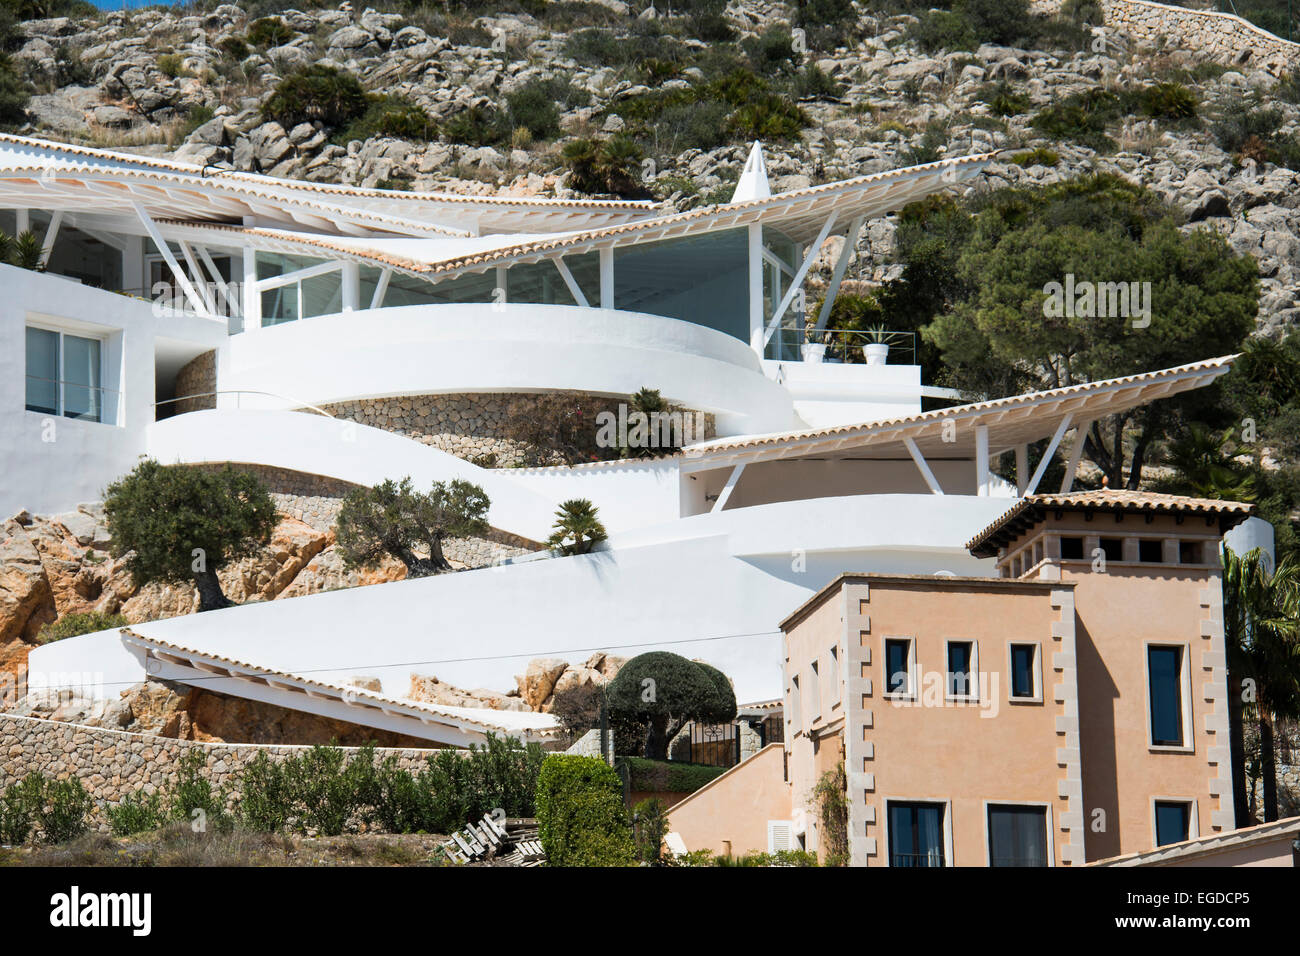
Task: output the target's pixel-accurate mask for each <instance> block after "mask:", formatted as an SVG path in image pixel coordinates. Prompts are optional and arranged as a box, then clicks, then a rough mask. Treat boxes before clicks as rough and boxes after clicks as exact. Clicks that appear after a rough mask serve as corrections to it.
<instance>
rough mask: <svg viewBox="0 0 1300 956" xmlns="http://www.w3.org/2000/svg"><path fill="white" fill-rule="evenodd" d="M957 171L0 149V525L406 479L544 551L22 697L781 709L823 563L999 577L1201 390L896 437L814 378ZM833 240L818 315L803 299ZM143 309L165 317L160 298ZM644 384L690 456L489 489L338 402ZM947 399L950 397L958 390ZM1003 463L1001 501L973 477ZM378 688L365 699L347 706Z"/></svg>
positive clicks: (338, 709)
mask: <svg viewBox="0 0 1300 956" xmlns="http://www.w3.org/2000/svg"><path fill="white" fill-rule="evenodd" d="M989 159H990V157H989V156H971V157H963V158H959V159H954V160H948V161H944V162H940V163H931V164H928V165H925V166H919V167H915V168H910V169H900V170H894V171H891V172H887V173H879V174H875V175H871V176H865V177H861V178H857V179H851V180H846V181H843V182H837V183H831V184H827V185H823V186H816V187H812V188H808V189H802V190H797V191H793V192H788V193H782V194H777V195H771V194H770V193H769V190H768V187H767V180H766V174H765V172H764V171H763V169H762V157H761V152H760V151H759V150H758V149H757V147H756V148H755V151H754V152H753V153H752V154H751V157H750V162H749V164H748V166H747V168H746V172H745V175H744V177H743V178H742V181H741V183H740V185H739V186H738V188H737V194H736V196H735V197H734V198H733V201H732V202H730V203H726V204H722V205H717V206H711V207H705V208H701V209H697V210H694V211H691V212H687V213H680V214H664V213H663V212H662V211H661V210H659V209H657V208H655V207H654V206H652V205H650V204H647V203H641V202H617V201H606V200H543V199H523V198H505V197H495V198H484V197H466V196H455V195H440V194H421V193H405V192H392V191H385V190H377V189H357V188H350V187H342V186H331V185H321V184H314V183H297V182H286V181H281V180H274V179H270V178H268V177H263V176H257V175H251V174H245V173H237V172H231V171H227V170H214V169H199V168H197V167H191V166H185V165H181V164H177V163H171V162H166V161H162V160H156V159H148V158H142V157H138V156H133V155H120V154H114V153H108V152H104V151H99V150H93V149H85V148H79V147H72V146H64V145H58V144H52V143H46V142H41V141H37V140H31V139H24V138H20V137H13V136H0V229H3V230H4V231H5V232H7V233H9V234H10V235H13V234H15V233H16V232H21V231H24V230H26V229H31V230H32V231H33V232H35V233H36V234H37V235H38V236H41V237H43V255H44V257H45V263H46V271H44V272H33V271H27V270H23V269H18V268H15V267H12V266H0V288H2V289H3V292H4V294H3V296H0V452H2V453H3V455H4V468H3V481H0V509H3V510H4V511H5V513H12V512H14V511H17V510H18V509H20V508H25V509H28V510H30V511H34V512H40V513H50V512H58V511H60V510H67V509H70V508H72V507H74V506H75V505H76V504H78V503H79V502H83V501H90V500H96V499H98V498H99V497H101V493H102V489H103V488H104V486H105V485H106V484H107V483H108V482H109V481H111V480H112V479H113V478H115V477H117V476H118V475H120V474H122V473H124V472H126V471H127V470H129V469H130V468H131V467H133V466H134V464H135V463H136V462H137V460H138V459H139V458H140V457H141V456H150V457H153V458H156V459H158V460H159V461H162V462H164V463H173V462H179V463H186V464H207V463H221V462H235V463H240V464H243V465H247V466H255V467H256V468H260V469H263V470H264V472H265V473H267V474H273V475H276V476H280V477H283V476H301V477H302V478H303V479H304V480H305V481H311V480H320V481H329V482H336V483H339V484H341V485H345V486H351V485H370V484H374V483H376V482H378V481H381V480H383V479H385V478H400V477H402V476H404V475H410V476H412V478H413V479H414V481H415V483H416V485H417V486H420V485H423V486H426V487H427V485H428V484H429V483H430V482H431V481H434V480H446V479H449V478H453V477H462V478H466V479H469V480H471V481H474V482H476V483H478V484H480V485H482V486H483V487H484V489H485V490H486V491H487V493H488V495H489V496H490V498H491V501H492V506H491V511H490V521H491V524H492V525H493V527H494V528H495V529H496V530H497V531H499V532H501V533H503V534H505V535H509V536H511V537H510V540H513V541H516V542H520V541H522V542H524V543H529V542H532V543H533V544H532V545H531V549H532V550H534V551H535V553H532V554H529V555H527V556H525V557H522V558H516V559H514V560H513V561H511V562H509V563H507V564H504V565H500V566H494V567H487V568H482V569H478V570H473V571H466V572H461V573H457V574H451V575H442V576H437V577H433V578H425V579H420V580H412V581H402V582H396V583H391V584H383V585H374V586H371V587H364V588H354V589H350V590H344V591H334V592H329V593H323V594H316V595H311V596H307V597H301V598H295V599H291V600H278V601H274V602H267V603H261V604H250V605H245V606H242V607H236V608H231V609H228V610H223V611H216V612H209V613H205V614H199V615H193V616H189V617H183V618H174V619H170V620H165V621H158V622H153V623H148V624H141V625H138V626H136V627H134V628H133V629H132V633H131V634H119V633H117V632H105V633H101V634H95V635H86V636H84V637H82V638H76V639H72V640H66V641H62V642H59V643H57V644H54V645H50V646H47V647H44V648H40V649H38V650H36V651H34V652H33V654H32V655H31V659H30V667H31V669H32V672H33V675H34V676H35V677H38V678H39V677H40V675H42V674H43V675H45V677H46V678H47V679H48V680H50V681H52V682H54V683H57V682H58V681H59V680H60V678H59V677H58V675H61V674H84V673H87V672H91V673H94V674H96V675H98V686H100V687H101V688H102V692H103V693H106V694H115V693H116V691H117V690H118V689H120V688H121V687H122V686H125V685H126V684H129V683H133V682H136V681H139V680H140V679H141V678H142V676H143V675H144V674H145V673H149V674H153V675H156V676H159V677H164V678H168V679H173V680H178V681H186V680H193V681H198V680H202V681H203V685H204V686H206V687H208V688H210V689H213V690H219V691H221V692H224V693H229V694H232V695H235V696H245V697H250V698H253V699H258V700H266V701H270V702H273V703H277V704H281V705H283V706H287V707H294V708H298V709H302V710H307V711H310V712H314V713H321V714H326V715H329V716H335V717H340V718H342V719H345V720H350V721H353V722H357V723H362V724H370V725H373V726H376V727H384V728H386V729H392V730H396V731H399V732H404V733H410V734H413V735H415V736H423V737H426V738H428V739H431V740H435V741H440V742H446V743H463V742H464V741H465V740H467V739H473V738H474V736H475V734H478V733H481V731H482V729H483V728H485V727H486V728H488V729H492V728H496V729H508V730H510V731H511V732H513V733H521V734H524V735H525V736H527V735H530V734H544V733H545V731H546V728H547V727H548V726H550V718H549V717H546V716H544V715H530V714H505V713H502V712H498V711H481V712H477V713H473V714H468V715H467V714H464V713H457V712H456V711H457V709H456V708H441V709H438V708H429V707H428V706H427V705H419V706H416V705H414V704H413V703H412V702H410V701H408V700H405V699H404V698H403V696H402V695H403V694H404V693H405V692H406V688H407V686H408V684H409V679H410V675H411V674H412V673H421V674H436V675H437V676H438V677H439V678H441V679H443V680H445V681H448V682H450V683H452V684H455V685H458V686H461V687H488V688H494V689H497V690H506V689H507V688H509V687H511V686H513V675H514V674H516V673H520V672H522V669H523V666H524V664H526V662H527V661H528V660H529V659H530V658H533V657H540V656H560V657H566V658H569V659H571V660H574V661H579V660H582V659H584V658H586V657H587V656H588V655H589V654H590V653H591V652H592V651H594V650H609V651H612V652H615V653H619V654H633V653H636V652H638V651H640V650H643V649H650V648H666V649H670V650H674V651H676V652H677V653H681V654H684V655H686V656H690V657H698V658H701V659H704V660H708V661H711V662H712V663H714V664H716V665H717V666H719V667H720V668H722V669H723V670H724V671H725V672H726V673H727V674H728V675H729V676H730V677H731V678H732V679H733V680H734V682H735V685H736V692H737V696H738V698H739V699H740V700H742V701H745V700H762V699H772V698H776V697H779V696H780V695H781V691H782V687H781V673H782V668H781V649H780V648H781V645H780V636H779V635H780V632H779V630H778V628H777V622H779V621H780V620H781V619H782V618H783V617H784V616H785V615H786V614H788V613H789V612H790V611H791V610H792V609H793V608H795V607H797V606H798V605H799V604H800V603H802V602H803V601H804V600H805V599H806V598H807V597H808V596H809V595H811V594H812V593H813V592H815V591H816V590H817V589H818V588H820V587H821V586H822V585H824V584H825V583H826V582H827V581H829V580H830V579H831V578H832V577H833V576H834V575H835V574H837V573H839V572H841V571H846V570H848V571H891V572H900V573H934V574H947V573H952V574H977V575H978V574H993V573H994V568H993V562H992V561H991V560H986V559H977V558H974V557H972V556H971V555H970V554H969V552H967V551H966V550H965V549H964V548H963V546H962V545H963V542H965V541H967V540H969V539H970V538H971V537H972V536H973V535H974V533H975V532H976V531H978V530H979V529H980V528H982V527H985V526H986V525H988V524H989V523H990V522H991V521H992V520H993V519H994V518H995V517H996V516H997V515H998V514H1000V513H1002V512H1004V511H1005V510H1006V508H1007V506H1008V501H1007V499H1008V498H1011V497H1015V496H1017V495H1022V494H1026V493H1030V492H1032V491H1034V490H1036V489H1037V486H1038V484H1039V483H1040V480H1041V477H1042V473H1043V471H1044V467H1045V466H1040V467H1039V468H1038V472H1037V473H1036V474H1033V475H1029V474H1027V472H1028V470H1029V469H1028V468H1027V467H1024V463H1025V462H1026V461H1027V452H1026V449H1027V446H1028V444H1029V443H1031V442H1035V441H1039V440H1042V439H1049V440H1050V447H1049V455H1048V457H1049V458H1050V457H1051V455H1052V454H1054V453H1057V452H1058V450H1059V453H1060V454H1062V455H1064V456H1065V457H1066V460H1067V476H1066V481H1065V484H1066V486H1067V487H1068V486H1069V484H1070V482H1071V481H1072V480H1073V473H1074V469H1075V466H1076V465H1077V463H1078V460H1079V455H1080V451H1081V448H1082V443H1081V441H1080V440H1079V438H1078V436H1080V435H1081V434H1082V431H1081V429H1083V428H1084V427H1086V425H1087V424H1088V423H1089V422H1090V421H1091V420H1093V419H1095V418H1097V417H1099V416H1102V415H1106V414H1111V413H1114V412H1117V411H1121V410H1123V409H1127V408H1132V407H1134V406H1136V405H1138V404H1141V403H1143V402H1147V401H1151V400H1153V399H1155V398H1159V397H1161V396H1164V395H1169V394H1174V393H1176V392H1180V391H1184V390H1187V389H1191V388H1197V387H1200V386H1202V385H1204V384H1206V383H1208V382H1209V381H1211V380H1213V379H1214V378H1215V377H1217V376H1218V375H1221V374H1223V373H1224V372H1226V371H1227V369H1228V367H1229V362H1230V359H1227V358H1222V359H1214V360H1210V361H1206V362H1202V363H1199V364H1196V365H1191V366H1186V367H1182V368H1177V369H1168V370H1163V371H1154V372H1152V373H1150V374H1147V375H1141V376H1135V377H1132V378H1128V379H1120V380H1115V381H1108V382H1097V383H1093V384H1089V385H1081V386H1076V387H1073V388H1068V389H1062V390H1059V391H1055V392H1046V393H1037V394H1031V395H1024V396H1018V397H1015V398H1009V399H1003V400H999V401H994V402H986V403H981V404H976V405H959V406H955V407H952V408H948V409H944V410H941V411H930V412H925V413H922V411H921V398H922V396H924V395H927V394H929V395H933V396H941V397H942V396H945V394H946V393H944V392H943V391H942V390H938V389H930V388H927V387H926V386H924V385H923V384H922V383H921V381H920V370H919V368H918V366H917V365H915V364H909V363H908V362H902V363H899V362H877V363H873V364H863V363H860V362H831V361H822V360H819V356H818V355H817V354H816V353H817V351H818V350H817V349H803V348H801V346H803V345H804V344H805V339H804V336H805V331H804V330H805V328H806V327H808V326H813V327H815V328H817V329H824V328H825V325H826V322H827V317H828V316H829V314H830V303H831V302H832V301H833V299H834V296H835V293H836V291H837V289H838V286H839V283H840V280H841V279H842V277H843V275H844V272H845V268H846V266H847V263H848V260H849V256H850V252H851V250H852V248H853V245H854V243H855V241H856V239H857V237H858V235H859V233H860V231H861V229H862V226H863V223H864V222H865V221H866V220H868V219H870V218H872V217H877V216H880V215H883V214H885V213H887V212H889V211H891V210H894V209H897V208H899V207H901V206H902V205H904V204H906V203H908V202H910V201H912V200H915V199H918V198H920V197H923V196H925V195H927V194H929V193H932V192H935V191H937V190H940V189H944V188H948V187H951V186H954V185H959V184H962V183H964V182H966V181H967V180H969V179H971V178H972V177H974V176H976V175H977V174H978V173H979V172H980V171H981V170H982V168H983V167H984V166H985V165H986V164H987V163H988V161H989ZM834 235H839V236H843V237H845V238H846V241H845V242H844V243H843V245H842V250H843V251H842V252H841V253H840V254H839V256H838V259H837V260H836V261H835V262H834V269H833V275H832V281H831V285H830V291H829V293H828V295H827V296H826V297H825V299H824V304H823V306H822V307H821V309H820V310H819V312H818V313H817V314H816V315H812V314H810V313H808V312H807V311H806V310H807V309H809V308H811V306H810V305H809V303H808V302H807V301H806V299H805V295H804V283H805V279H806V277H807V275H808V272H809V270H810V268H811V267H812V264H813V261H814V259H816V258H817V256H818V255H819V252H820V250H821V249H822V248H823V245H824V243H825V240H826V239H827V238H828V237H830V236H834ZM160 297H161V298H163V299H165V300H166V302H165V303H164V304H159V302H158V299H159V298H160ZM647 386H648V387H653V388H657V389H659V390H660V392H661V393H662V395H663V397H664V398H666V399H667V400H669V401H670V402H672V403H673V404H674V405H675V406H679V407H682V408H686V409H690V410H693V411H697V412H701V413H704V414H705V415H707V416H708V418H709V420H710V421H711V422H712V423H713V427H714V433H713V435H712V437H710V438H708V439H707V440H704V441H697V442H695V443H693V444H691V445H689V446H688V447H687V448H686V449H685V450H684V451H682V452H681V453H678V454H673V455H669V456H665V457H661V458H658V459H653V460H634V461H627V462H607V463H603V462H596V463H591V464H586V465H578V466H574V467H552V468H528V469H516V468H492V467H481V465H482V464H484V463H483V462H480V463H478V464H476V463H474V462H472V461H470V460H468V456H464V455H457V454H454V453H449V452H448V451H444V450H440V449H439V448H436V447H431V445H430V444H428V443H425V442H422V441H420V440H417V439H416V438H414V437H411V436H410V435H408V434H404V433H403V432H402V431H401V430H400V429H394V428H381V427H374V426H371V425H367V424H358V423H357V422H355V421H352V420H348V419H346V418H345V417H344V416H343V415H341V414H339V413H338V409H339V408H340V407H343V406H346V405H347V403H356V402H373V401H377V400H383V399H392V398H413V397H414V398H419V397H428V396H442V397H453V398H456V399H457V400H460V399H467V398H473V397H476V396H477V397H482V396H491V395H510V394H520V393H538V392H547V391H556V390H563V391H576V392H581V393H587V394H590V395H592V396H603V397H614V398H617V397H625V396H627V395H629V394H630V393H633V392H635V391H636V390H637V389H639V388H642V387H647ZM949 397H950V396H949ZM1008 453H1010V454H1015V455H1017V456H1018V460H1019V461H1020V463H1021V466H1022V467H1020V468H1019V469H1018V470H1017V472H1018V474H1021V475H1022V476H1024V479H1023V480H1022V486H1021V487H1019V488H1017V487H1013V486H1009V485H1007V484H1006V483H1005V482H1004V481H1002V479H1000V478H998V477H996V476H995V475H994V474H993V473H992V470H991V463H992V462H995V461H996V459H997V456H1000V455H1002V454H1008ZM572 497H585V498H589V499H591V500H592V501H593V502H595V503H596V505H598V506H599V508H600V515H601V517H602V519H603V521H604V523H605V524H606V526H607V527H608V528H609V530H610V532H611V539H610V541H609V542H608V545H607V546H606V547H604V548H603V549H601V550H599V551H598V552H596V553H593V554H591V555H586V556H581V557H567V558H561V557H556V556H553V555H550V554H548V553H547V552H545V551H544V550H543V549H542V548H541V546H540V545H537V544H535V543H536V542H539V541H542V540H545V538H546V536H547V535H548V533H549V530H550V526H551V523H552V521H553V516H554V511H555V508H556V505H557V503H558V502H560V501H563V500H565V499H567V498H572ZM358 673H364V674H367V675H377V676H379V677H380V679H381V680H382V684H383V690H382V692H380V693H368V694H363V693H358V692H356V691H355V689H349V688H347V687H346V686H345V684H346V682H347V680H348V678H349V675H353V674H358Z"/></svg>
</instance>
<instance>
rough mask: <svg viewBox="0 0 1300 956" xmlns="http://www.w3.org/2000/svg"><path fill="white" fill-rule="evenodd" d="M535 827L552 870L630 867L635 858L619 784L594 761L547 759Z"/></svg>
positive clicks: (615, 776)
mask: <svg viewBox="0 0 1300 956" xmlns="http://www.w3.org/2000/svg"><path fill="white" fill-rule="evenodd" d="M537 826H538V833H539V836H540V838H541V842H542V847H543V848H544V849H545V850H546V858H547V862H548V863H550V864H551V865H552V866H630V865H631V864H632V862H633V861H634V860H635V858H636V853H635V847H634V846H633V842H632V827H631V822H630V820H629V819H628V812H627V807H626V806H625V805H624V803H623V785H622V782H621V781H620V780H619V778H618V774H616V773H615V772H614V770H613V769H612V768H611V767H610V766H609V765H608V764H607V763H605V762H604V761H603V760H601V759H600V758H598V757H570V756H561V755H557V754H552V755H550V756H548V757H547V758H546V762H545V763H543V764H542V770H541V774H540V776H539V777H538V780H537Z"/></svg>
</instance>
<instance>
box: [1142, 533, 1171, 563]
mask: <svg viewBox="0 0 1300 956" xmlns="http://www.w3.org/2000/svg"><path fill="white" fill-rule="evenodd" d="M1164 559H1165V547H1164V542H1163V541H1157V540H1155V539H1153V538H1141V539H1139V540H1138V560H1139V561H1141V562H1143V563H1144V564H1159V563H1160V562H1161V561H1163V560H1164Z"/></svg>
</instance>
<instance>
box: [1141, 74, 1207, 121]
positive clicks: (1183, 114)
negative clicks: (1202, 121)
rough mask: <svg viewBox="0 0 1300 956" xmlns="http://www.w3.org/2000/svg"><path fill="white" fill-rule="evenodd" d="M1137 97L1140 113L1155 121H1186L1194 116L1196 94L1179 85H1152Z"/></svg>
mask: <svg viewBox="0 0 1300 956" xmlns="http://www.w3.org/2000/svg"><path fill="white" fill-rule="evenodd" d="M1139 96H1140V98H1141V99H1140V102H1141V108H1142V112H1143V113H1145V114H1146V115H1147V116H1150V117H1153V118H1155V119H1164V120H1186V119H1193V118H1195V116H1196V110H1197V104H1196V94H1195V93H1193V92H1192V91H1191V90H1189V89H1188V88H1187V87H1186V86H1184V85H1183V84H1181V83H1154V84H1152V85H1151V86H1148V87H1146V88H1145V89H1143V90H1142V91H1141V93H1140V94H1139Z"/></svg>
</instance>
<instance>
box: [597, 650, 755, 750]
mask: <svg viewBox="0 0 1300 956" xmlns="http://www.w3.org/2000/svg"><path fill="white" fill-rule="evenodd" d="M606 695H607V697H608V699H609V713H610V716H611V717H613V718H614V719H615V720H617V721H632V722H636V723H639V724H642V725H643V726H644V727H645V751H644V753H645V756H646V757H649V758H650V759H652V760H666V759H667V758H668V744H669V742H670V741H671V740H672V739H673V738H674V737H675V736H677V734H678V733H679V732H680V731H681V729H682V727H684V726H685V725H686V724H687V723H688V722H690V721H699V722H701V723H708V724H720V723H726V722H728V721H731V720H735V719H736V694H735V691H733V690H732V688H731V682H730V681H729V680H727V676H726V675H725V674H723V673H722V671H720V670H718V669H717V668H716V667H713V666H711V665H709V664H703V663H700V662H698V661H691V660H687V659H686V658H684V657H682V656H681V655H680V654H671V653H669V652H668V651H650V652H649V653H647V654H640V655H638V656H636V657H634V658H632V659H631V660H630V661H628V662H627V663H626V664H624V665H623V667H622V669H621V670H620V671H619V672H618V676H617V677H615V678H614V679H613V680H612V681H610V683H609V687H608V689H607V690H606Z"/></svg>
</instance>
